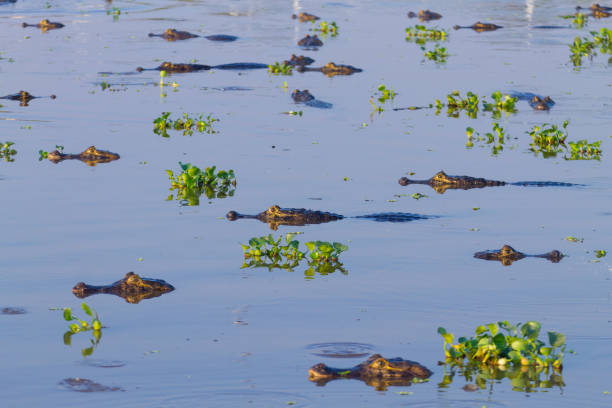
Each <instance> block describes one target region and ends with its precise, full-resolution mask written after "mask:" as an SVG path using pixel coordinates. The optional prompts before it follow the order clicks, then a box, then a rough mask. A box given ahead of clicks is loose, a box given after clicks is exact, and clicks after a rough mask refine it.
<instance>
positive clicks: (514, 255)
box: [474, 245, 563, 266]
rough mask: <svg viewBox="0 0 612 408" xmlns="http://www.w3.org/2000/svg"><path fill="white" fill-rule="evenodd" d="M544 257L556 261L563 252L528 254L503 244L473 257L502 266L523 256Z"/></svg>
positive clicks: (559, 259)
mask: <svg viewBox="0 0 612 408" xmlns="http://www.w3.org/2000/svg"><path fill="white" fill-rule="evenodd" d="M528 257H530V258H544V259H548V260H549V261H550V262H552V263H558V262H560V261H561V259H563V254H562V253H561V252H560V251H557V250H556V249H553V250H552V251H550V252H547V253H545V254H539V255H528V254H524V253H522V252H519V251H517V250H515V249H514V248H512V247H511V246H510V245H504V246H503V247H502V248H501V249H493V250H489V251H481V252H476V253H475V254H474V258H478V259H484V260H486V261H499V262H501V263H502V264H503V265H504V266H509V265H512V262H515V261H518V260H521V259H523V258H528Z"/></svg>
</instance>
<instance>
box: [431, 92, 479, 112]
mask: <svg viewBox="0 0 612 408" xmlns="http://www.w3.org/2000/svg"><path fill="white" fill-rule="evenodd" d="M446 101H447V103H446V104H444V103H442V102H441V101H440V100H438V99H436V102H435V108H436V115H438V114H439V113H440V111H441V110H442V108H444V107H445V106H446V108H447V109H448V112H447V114H448V116H451V117H455V118H456V117H459V113H460V112H461V111H464V112H465V114H466V115H467V116H468V117H470V118H472V119H474V118H476V116H477V115H478V104H479V103H480V97H479V96H478V95H476V94H475V93H472V92H470V91H468V93H467V94H466V96H465V98H464V97H462V96H461V94H460V92H459V91H456V90H455V91H452V92H451V93H450V94H448V95H446Z"/></svg>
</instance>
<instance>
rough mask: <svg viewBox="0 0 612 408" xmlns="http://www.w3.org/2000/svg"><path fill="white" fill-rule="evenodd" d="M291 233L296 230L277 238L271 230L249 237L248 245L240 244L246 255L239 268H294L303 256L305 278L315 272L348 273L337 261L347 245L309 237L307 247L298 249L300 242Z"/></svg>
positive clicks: (290, 269) (291, 269)
mask: <svg viewBox="0 0 612 408" xmlns="http://www.w3.org/2000/svg"><path fill="white" fill-rule="evenodd" d="M294 236H295V233H289V234H286V235H285V236H284V237H283V236H279V237H278V238H277V239H274V238H273V237H272V234H269V235H267V236H262V237H254V238H251V239H250V240H249V244H248V245H242V250H243V251H244V259H245V261H244V264H243V265H242V268H261V267H265V268H268V269H269V270H272V269H284V270H287V271H293V269H294V268H296V267H297V266H299V264H300V262H301V261H303V260H306V261H307V263H308V268H307V269H306V271H304V275H305V276H306V278H312V277H313V276H314V275H315V274H316V273H319V274H321V275H327V274H330V273H333V272H335V271H337V270H338V271H340V272H342V273H343V274H347V273H348V272H347V271H346V270H345V269H344V268H342V263H340V261H339V256H340V254H341V253H342V252H344V251H346V250H347V249H348V246H346V245H344V244H341V243H339V242H334V243H330V242H326V241H310V242H306V244H305V245H306V249H305V250H301V249H300V243H299V241H297V240H295V239H293V238H294ZM283 241H284V242H283Z"/></svg>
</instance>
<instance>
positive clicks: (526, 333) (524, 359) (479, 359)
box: [438, 321, 565, 371]
mask: <svg viewBox="0 0 612 408" xmlns="http://www.w3.org/2000/svg"><path fill="white" fill-rule="evenodd" d="M541 328H542V325H541V324H540V323H539V322H536V321H529V322H526V323H524V324H521V323H518V324H516V325H510V323H508V322H507V321H501V322H497V323H490V324H487V325H481V326H478V327H477V328H476V336H475V337H470V338H467V337H460V338H459V339H457V343H456V344H455V336H454V335H453V334H452V333H448V332H447V331H446V329H444V328H443V327H440V328H438V333H439V334H440V335H441V336H442V337H443V338H444V345H443V346H442V347H443V349H444V354H445V356H446V361H447V362H448V363H463V362H464V361H465V360H467V361H468V362H475V363H479V364H488V365H492V366H502V367H503V366H506V365H518V366H533V367H553V368H555V369H557V370H559V371H561V369H562V368H563V352H564V351H565V335H564V334H561V333H557V332H548V345H546V343H544V342H543V341H541V340H539V338H538V337H539V336H540V330H541ZM501 330H503V331H505V332H506V334H504V333H502V332H501Z"/></svg>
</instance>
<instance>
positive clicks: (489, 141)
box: [465, 123, 508, 156]
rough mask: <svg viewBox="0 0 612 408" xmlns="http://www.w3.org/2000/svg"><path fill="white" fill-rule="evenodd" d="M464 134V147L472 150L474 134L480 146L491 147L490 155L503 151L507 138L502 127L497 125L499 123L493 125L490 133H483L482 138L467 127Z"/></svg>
mask: <svg viewBox="0 0 612 408" xmlns="http://www.w3.org/2000/svg"><path fill="white" fill-rule="evenodd" d="M465 133H466V134H467V139H468V140H467V143H466V144H465V147H467V148H468V149H469V148H472V147H474V141H473V140H474V134H475V135H476V140H477V141H478V142H481V143H482V145H488V146H491V154H492V155H494V156H495V155H497V154H498V153H499V152H501V151H502V150H504V146H503V145H504V142H505V141H506V140H507V138H508V136H507V135H506V131H505V129H504V128H503V127H501V126H500V125H499V123H493V129H492V131H491V132H487V133H485V135H484V136H480V133H478V132H475V131H474V129H473V128H471V127H467V128H466V129H465Z"/></svg>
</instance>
